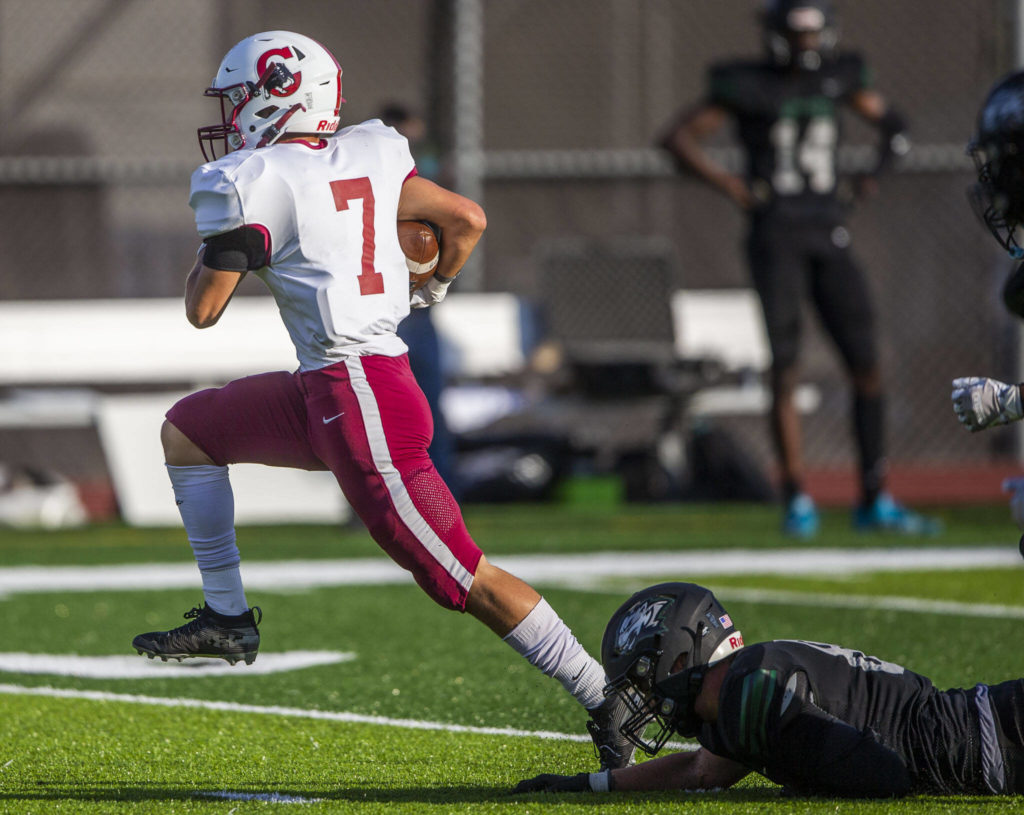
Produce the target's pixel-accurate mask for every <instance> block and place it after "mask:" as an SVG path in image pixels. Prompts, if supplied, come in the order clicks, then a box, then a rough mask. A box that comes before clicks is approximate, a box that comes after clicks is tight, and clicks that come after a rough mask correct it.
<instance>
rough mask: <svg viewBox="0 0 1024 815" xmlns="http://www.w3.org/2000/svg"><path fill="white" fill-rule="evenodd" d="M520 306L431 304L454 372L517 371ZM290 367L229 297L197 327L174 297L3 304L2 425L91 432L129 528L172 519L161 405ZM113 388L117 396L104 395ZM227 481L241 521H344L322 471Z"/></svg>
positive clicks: (287, 353) (268, 323)
mask: <svg viewBox="0 0 1024 815" xmlns="http://www.w3.org/2000/svg"><path fill="white" fill-rule="evenodd" d="M518 309H519V304H518V299H517V298H516V297H514V296H513V295H502V294H497V295H481V294H461V295H460V294H453V295H452V296H451V297H449V298H448V300H446V302H445V303H443V304H441V306H440V307H437V308H436V310H435V322H436V325H437V327H438V330H439V332H440V333H441V335H442V337H443V338H444V341H445V343H446V345H447V346H448V347H450V348H454V349H455V352H454V355H453V356H454V359H455V361H456V364H457V366H458V373H459V374H460V375H462V376H481V375H484V374H503V373H509V372H512V371H515V370H518V369H520V368H521V367H522V365H523V352H522V346H521V342H520V330H519V311H518ZM297 365H298V363H297V362H296V359H295V350H294V348H293V346H292V344H291V341H290V339H289V337H288V334H287V332H286V330H285V328H284V325H283V323H282V322H281V319H280V317H279V316H278V313H277V307H276V305H275V303H274V301H273V299H272V298H270V297H239V298H235V299H234V300H233V301H232V302H231V304H230V306H229V307H228V309H227V310H226V311H225V313H224V316H223V317H222V318H221V320H220V322H219V323H218V324H217V325H216V326H214V327H212V328H209V329H206V330H203V331H198V330H196V329H195V328H193V327H192V326H191V325H189V324H188V322H187V321H186V319H185V312H184V305H183V304H182V302H181V300H180V299H177V298H156V299H123V300H68V301H23V302H6V303H0V386H3V387H5V388H7V389H8V392H9V396H8V398H6V399H0V427H3V428H54V427H95V428H96V430H97V432H98V434H99V438H100V442H101V444H102V446H103V450H104V454H105V456H106V459H107V465H108V469H109V471H110V473H111V478H112V480H113V484H114V489H115V492H116V494H117V498H118V503H119V505H120V508H121V512H122V515H123V517H124V519H125V520H126V521H127V522H128V523H130V524H135V525H144V526H151V525H174V524H177V523H178V522H179V519H178V514H177V510H176V508H175V506H174V502H173V500H170V491H169V486H168V482H167V476H166V474H165V473H164V468H163V466H162V462H163V453H162V451H161V449H160V442H159V428H160V424H161V422H162V421H163V414H164V412H165V411H166V410H167V408H169V407H170V406H171V405H172V404H173V403H174V402H175V401H176V400H177V399H178V398H180V396H182V395H184V394H185V393H188V392H191V391H193V390H196V389H198V388H201V387H208V386H213V385H221V384H223V383H225V382H228V381H230V380H232V379H235V378H237V377H240V376H246V375H249V374H254V373H261V372H264V371H276V370H294V369H295V368H296V367H297ZM109 386H116V390H118V391H119V393H117V394H110V393H103V392H102V390H101V388H105V389H106V390H110V387H109ZM168 386H180V390H179V391H167V390H166V389H167V387H168ZM126 388H130V389H131V390H132V391H134V392H132V393H128V394H125V393H123V392H121V391H124V390H125V389H126ZM156 388H161V389H163V392H160V393H154V392H153V391H154V389H156ZM232 482H233V484H234V486H235V511H236V517H237V519H238V521H239V523H287V522H294V521H307V522H326V523H330V522H335V521H343V520H345V519H347V518H348V516H349V509H348V507H347V505H346V504H345V502H344V500H343V499H342V497H341V492H340V491H339V489H338V486H337V483H336V482H335V480H334V477H333V475H331V474H330V473H326V472H316V473H309V472H305V471H301V470H288V469H281V468H272V467H261V466H258V465H245V464H242V465H235V466H233V467H232Z"/></svg>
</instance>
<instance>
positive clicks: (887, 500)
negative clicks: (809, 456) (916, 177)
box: [661, 0, 935, 538]
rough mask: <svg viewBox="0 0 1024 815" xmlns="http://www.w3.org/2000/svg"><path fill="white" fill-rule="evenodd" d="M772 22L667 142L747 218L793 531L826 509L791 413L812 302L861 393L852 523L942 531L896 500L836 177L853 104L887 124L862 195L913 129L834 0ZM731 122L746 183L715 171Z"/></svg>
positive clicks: (864, 305) (868, 312)
mask: <svg viewBox="0 0 1024 815" xmlns="http://www.w3.org/2000/svg"><path fill="white" fill-rule="evenodd" d="M762 22H763V25H764V32H765V38H766V46H767V52H768V54H767V56H766V58H764V59H761V60H756V61H755V60H750V61H735V62H726V63H722V64H719V65H715V66H712V68H711V70H710V86H709V91H708V95H707V97H706V98H705V99H704V100H703V101H702V102H700V103H698V104H697V105H696V107H693V108H689V109H687V110H684V111H683V112H682V113H681V114H680V115H679V117H678V118H677V119H676V121H675V122H674V123H673V125H672V127H671V128H670V129H669V131H668V133H667V135H666V136H665V137H664V139H663V140H662V143H661V144H662V146H663V147H664V148H665V149H666V150H668V151H669V152H670V153H671V154H672V156H673V157H674V158H675V159H676V161H677V163H678V165H679V167H680V169H682V170H689V171H692V172H695V173H696V174H697V175H698V176H699V177H701V178H702V179H703V180H705V181H707V182H708V183H709V184H711V185H712V186H714V187H715V188H717V189H719V190H720V191H722V192H723V193H725V194H726V195H727V196H729V197H730V198H731V199H732V200H733V201H734V202H735V203H736V204H737V205H738V206H740V207H741V208H742V209H744V210H745V211H746V212H748V213H749V215H750V219H749V223H750V230H749V234H748V237H747V243H746V250H747V258H748V264H749V266H750V270H751V273H752V277H753V282H754V285H755V287H756V289H757V292H758V294H759V295H760V298H761V303H762V306H763V309H764V315H765V322H766V326H767V329H768V337H769V340H770V342H771V348H772V357H773V361H772V375H771V386H772V396H773V404H772V413H771V419H772V431H773V438H774V441H775V446H776V451H777V454H778V457H779V463H780V467H781V471H782V472H781V475H782V488H783V498H784V501H785V505H786V515H785V520H784V523H783V528H784V530H785V531H786V532H787V533H789V534H792V535H796V536H798V537H805V538H807V537H811V536H813V535H814V534H815V533H816V532H817V529H818V513H817V509H816V507H815V505H814V502H813V500H812V499H811V498H810V496H809V495H807V493H806V492H805V490H804V484H803V462H802V451H801V436H800V419H799V415H798V412H797V408H796V405H795V403H794V391H795V389H796V385H797V377H798V370H797V356H798V351H799V345H800V333H801V320H800V309H801V305H802V303H803V301H804V299H805V297H810V299H811V301H812V302H813V304H814V306H815V307H816V309H817V312H818V314H819V315H820V317H821V321H822V324H823V325H824V327H825V329H826V330H827V331H828V333H829V334H830V335H831V337H832V339H833V340H834V342H835V344H836V346H837V348H838V350H839V353H840V354H841V355H842V358H843V362H844V363H845V366H846V370H847V371H848V373H849V376H850V379H851V380H852V383H853V391H854V399H853V429H854V435H855V437H856V442H857V450H858V454H859V460H860V480H861V500H860V504H859V506H858V507H857V509H856V512H855V514H854V523H855V525H856V526H857V527H858V528H861V529H893V530H898V531H901V532H908V533H923V532H932V531H934V530H935V524H934V522H932V521H929V520H928V519H925V518H922V517H921V516H920V515H917V514H916V513H912V512H909V511H907V510H906V509H905V508H903V507H902V506H900V505H899V504H897V503H896V502H895V501H894V500H893V499H892V497H891V496H890V495H889V494H888V493H887V492H886V491H885V456H884V447H885V440H884V435H885V433H884V415H883V414H884V402H883V394H882V378H881V373H880V371H879V364H878V351H877V348H876V344H875V332H874V314H873V309H872V304H871V298H870V293H869V291H868V285H867V281H866V280H865V277H864V274H863V272H862V271H861V269H860V268H859V267H858V266H857V264H856V263H855V262H854V259H853V257H852V256H851V253H850V249H849V245H850V234H849V232H848V231H847V229H846V227H845V226H844V215H845V213H844V210H845V209H846V203H844V200H843V196H841V195H840V185H839V184H838V179H837V175H836V152H837V148H838V144H839V124H840V121H839V114H840V109H841V108H842V107H844V106H845V107H850V108H852V109H853V110H854V111H855V112H856V113H858V114H859V115H860V116H861V117H863V118H864V119H866V120H867V121H869V122H871V123H873V124H874V125H876V126H877V128H878V130H879V132H880V135H881V141H880V146H879V153H878V161H877V164H876V166H875V167H874V169H873V171H872V172H871V173H869V174H866V175H864V176H861V177H859V178H857V179H856V184H855V185H854V186H855V187H856V188H857V189H856V192H857V193H865V192H868V191H870V190H872V189H873V186H874V183H875V182H874V178H875V176H877V175H878V173H880V172H881V171H882V170H884V169H885V168H886V166H887V165H888V164H889V162H890V160H891V158H892V156H893V155H894V154H896V153H900V152H904V151H905V150H906V148H907V140H906V138H905V136H904V129H905V128H904V122H903V119H902V117H901V116H900V115H899V114H897V113H896V112H895V111H893V109H892V108H891V107H889V106H888V105H887V104H886V102H885V100H884V99H883V98H882V97H881V95H879V94H878V93H877V92H876V91H874V90H872V89H871V87H870V80H869V76H868V70H867V67H866V66H865V64H864V62H863V60H862V59H861V57H860V56H859V55H858V54H854V53H849V52H845V51H838V50H837V49H836V23H835V18H834V12H833V9H832V6H831V3H829V2H828V1H827V0H775V1H774V2H769V3H768V4H767V5H766V7H765V10H764V14H763V20H762ZM730 119H731V120H732V121H733V123H734V124H735V130H736V135H737V137H738V138H739V141H740V142H741V144H742V146H743V149H744V152H745V155H746V169H745V172H744V174H743V175H737V174H734V173H732V172H730V171H729V170H727V169H726V168H725V167H723V166H721V165H720V164H718V163H717V162H715V161H714V160H713V159H712V158H711V157H710V156H709V155H708V153H707V152H706V151H705V150H704V147H703V141H704V140H705V139H707V138H708V137H709V136H711V135H712V134H713V133H715V132H717V131H718V130H720V129H721V128H722V127H723V126H724V125H725V124H726V122H727V121H729V120H730ZM846 197H847V198H848V197H850V196H849V195H847V196H846Z"/></svg>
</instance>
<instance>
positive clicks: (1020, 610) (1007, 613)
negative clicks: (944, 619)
mask: <svg viewBox="0 0 1024 815" xmlns="http://www.w3.org/2000/svg"><path fill="white" fill-rule="evenodd" d="M715 594H716V595H717V596H718V597H721V598H728V599H729V600H738V601H740V602H744V603H770V604H773V605H784V606H813V607H815V608H822V607H824V606H828V607H831V608H852V609H872V610H882V611H909V612H918V613H921V614H945V615H951V616H957V617H997V618H998V617H1002V618H1007V619H1012V620H1024V606H1005V605H996V604H993V603H958V602H956V601H954V600H927V599H925V598H922V597H892V596H884V595H878V596H871V595H859V596H858V595H852V594H823V593H818V592H796V591H776V590H773V589H732V588H723V589H719V590H716V591H715Z"/></svg>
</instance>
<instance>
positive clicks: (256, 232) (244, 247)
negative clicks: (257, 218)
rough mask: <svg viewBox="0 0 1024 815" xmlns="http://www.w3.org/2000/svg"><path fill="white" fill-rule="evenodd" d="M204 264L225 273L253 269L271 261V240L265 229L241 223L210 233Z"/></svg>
mask: <svg viewBox="0 0 1024 815" xmlns="http://www.w3.org/2000/svg"><path fill="white" fill-rule="evenodd" d="M204 244H205V248H204V250H203V265H204V266H208V267H209V268H211V269H223V270H224V271H226V272H242V273H245V272H251V271H253V270H254V269H262V268H263V267H264V266H266V265H267V264H268V263H270V239H269V233H268V232H267V230H266V229H261V228H260V227H256V226H240V227H238V228H237V229H232V230H231V231H230V232H223V233H221V234H220V235H211V236H210V237H208V238H207V239H206V240H205V241H204Z"/></svg>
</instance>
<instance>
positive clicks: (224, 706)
mask: <svg viewBox="0 0 1024 815" xmlns="http://www.w3.org/2000/svg"><path fill="white" fill-rule="evenodd" d="M0 694H6V695H12V696H46V697H51V698H57V699H88V700H89V701H93V702H120V703H124V704H131V705H151V706H154V707H169V708H191V709H193V710H218V711H223V712H226V713H253V714H259V715H262V716H288V717H292V718H297V719H317V720H319V721H327V722H345V723H348V724H372V725H379V726H382V727H402V728H406V729H408V730H440V731H444V732H447V733H473V734H478V735H484V736H512V737H516V738H534V739H549V740H554V741H577V742H583V743H586V744H589V743H590V736H589V735H587V734H586V733H559V732H556V731H553V730H520V729H518V728H514V727H478V726H474V725H466V724H452V723H450V722H429V721H425V720H422V719H393V718H390V717H388V716H367V715H364V714H362V713H347V712H345V711H336V710H306V709H304V708H297V707H279V706H277V705H246V704H241V703H239V702H218V701H211V700H207V699H184V698H181V697H175V698H168V697H163V696H142V695H139V694H134V693H110V692H109V691H99V690H79V689H75V688H50V687H26V686H22V685H10V684H0ZM675 746H676V747H680V748H683V749H696V746H695V745H685V744H682V743H679V744H676V745H675Z"/></svg>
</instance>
